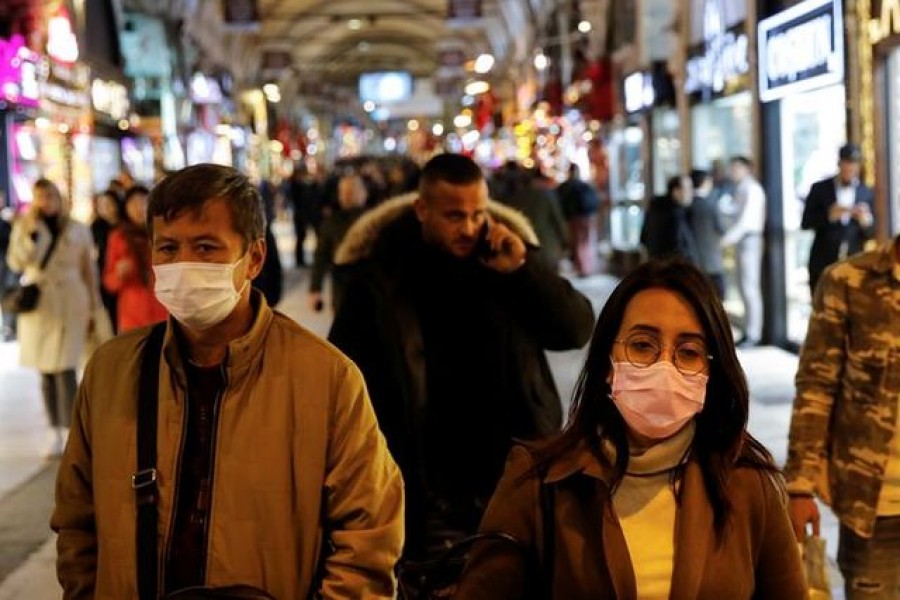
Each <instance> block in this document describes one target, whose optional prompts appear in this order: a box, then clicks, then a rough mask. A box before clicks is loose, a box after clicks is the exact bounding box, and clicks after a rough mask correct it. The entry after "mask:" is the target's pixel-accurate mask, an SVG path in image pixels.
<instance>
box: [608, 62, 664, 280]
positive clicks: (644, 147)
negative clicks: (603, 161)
mask: <svg viewBox="0 0 900 600" xmlns="http://www.w3.org/2000/svg"><path fill="white" fill-rule="evenodd" d="M622 99H623V101H624V102H623V108H624V109H625V116H624V117H623V118H621V119H620V120H618V121H617V122H615V124H614V125H613V127H612V128H611V129H610V131H609V133H608V154H609V190H610V200H611V208H610V219H609V227H610V232H609V239H610V246H611V249H612V259H611V260H612V263H613V264H612V265H611V266H612V268H613V269H614V270H615V269H620V270H621V271H622V272H625V271H627V270H628V269H629V268H630V266H632V265H633V264H634V263H635V262H636V261H637V260H638V259H639V257H640V253H641V244H640V235H641V226H642V224H643V215H644V208H645V206H646V203H647V202H648V201H649V199H650V198H651V197H652V196H654V195H659V194H664V193H665V192H666V181H667V180H668V179H669V177H672V176H674V175H677V174H678V173H679V172H680V170H681V167H680V163H681V151H682V149H681V136H680V127H679V125H680V123H679V118H678V112H677V110H676V109H675V108H674V104H675V99H674V87H673V85H672V80H671V78H670V77H669V75H668V73H667V72H666V70H665V66H664V65H662V64H656V65H654V66H653V68H652V69H649V70H645V71H636V72H634V73H630V74H628V75H627V76H626V77H625V78H624V80H623V82H622ZM647 182H649V183H647ZM620 263H621V264H620Z"/></svg>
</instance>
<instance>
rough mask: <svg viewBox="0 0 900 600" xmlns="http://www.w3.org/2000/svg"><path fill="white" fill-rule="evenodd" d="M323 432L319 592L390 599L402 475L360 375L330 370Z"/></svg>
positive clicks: (399, 537)
mask: <svg viewBox="0 0 900 600" xmlns="http://www.w3.org/2000/svg"><path fill="white" fill-rule="evenodd" d="M338 380H339V381H340V382H341V383H340V384H339V390H338V393H337V397H336V398H335V399H334V402H333V408H332V415H331V423H330V427H329V435H328V463H327V473H326V476H325V508H324V513H325V524H324V527H325V531H326V534H327V535H328V536H329V538H330V539H329V542H330V546H331V549H332V552H331V554H330V555H328V556H327V557H326V559H325V572H324V577H323V580H322V589H321V594H322V596H323V597H324V598H393V597H394V594H395V590H396V578H395V576H394V567H395V566H396V563H397V560H398V559H399V557H400V552H401V550H402V548H403V538H404V526H403V480H402V478H401V476H400V470H399V469H398V468H397V465H396V463H394V459H393V458H392V457H391V455H390V453H389V452H388V449H387V445H386V444H385V441H384V437H383V436H382V434H381V432H380V431H379V430H378V423H377V422H376V420H375V414H374V412H373V411H372V406H371V404H370V403H369V397H368V394H367V392H366V388H365V384H364V382H363V378H362V374H361V373H360V372H359V370H358V369H357V368H356V367H355V366H352V365H347V366H345V367H344V369H343V372H341V373H338Z"/></svg>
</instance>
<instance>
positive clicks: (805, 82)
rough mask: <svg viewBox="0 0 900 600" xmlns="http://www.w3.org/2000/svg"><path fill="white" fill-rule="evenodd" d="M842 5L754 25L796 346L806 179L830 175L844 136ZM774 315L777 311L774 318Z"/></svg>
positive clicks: (808, 236)
mask: <svg viewBox="0 0 900 600" xmlns="http://www.w3.org/2000/svg"><path fill="white" fill-rule="evenodd" d="M842 17H843V16H842V10H841V3H840V2H839V1H837V0H807V1H806V2H803V3H801V4H798V5H795V6H794V7H792V8H790V9H788V10H786V11H783V12H781V13H779V14H777V15H775V16H773V17H770V18H768V19H765V20H763V21H761V22H760V23H759V34H758V37H759V86H760V92H759V93H760V100H761V101H762V102H763V103H777V108H778V109H779V110H778V115H779V119H778V120H779V125H780V127H778V131H777V132H772V134H770V135H767V137H766V140H765V144H766V148H769V149H770V150H771V151H777V149H776V148H772V145H777V146H778V149H780V161H779V162H780V166H781V173H780V174H776V175H778V176H780V177H773V178H772V180H773V181H776V180H779V179H780V182H781V190H780V192H781V203H782V211H783V215H782V225H783V232H784V278H785V282H784V283H785V292H786V296H787V297H786V309H787V314H786V332H787V340H788V342H790V343H793V344H801V343H802V342H803V340H804V338H805V337H806V328H807V324H808V322H809V315H810V301H811V298H810V290H809V273H808V270H807V264H808V261H809V251H810V247H811V245H812V240H813V232H812V231H803V230H801V229H800V222H801V218H802V216H803V207H804V204H805V200H806V196H807V194H808V192H809V189H810V187H811V186H812V184H813V183H815V182H817V181H819V180H821V179H824V178H827V177H831V176H834V175H835V174H836V172H837V154H838V149H839V148H840V146H841V145H842V144H844V143H845V142H846V141H847V117H846V97H847V92H846V88H845V85H844V39H843V37H844V30H843V18H842ZM776 317H777V316H776Z"/></svg>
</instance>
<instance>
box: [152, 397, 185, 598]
mask: <svg viewBox="0 0 900 600" xmlns="http://www.w3.org/2000/svg"><path fill="white" fill-rule="evenodd" d="M188 396H189V394H188V391H187V385H185V388H184V417H183V418H182V421H181V440H180V441H179V442H178V454H176V455H175V457H176V458H175V473H174V475H173V479H172V481H173V486H174V488H175V492H174V493H173V494H172V510H171V511H170V513H169V526H168V527H167V528H166V537H165V540H166V544H165V552H163V560H162V565H160V567H159V582H158V583H157V586H156V589H157V593H158V594H159V595H160V596H162V594H163V592H164V591H165V585H166V565H168V564H169V560H170V559H171V557H172V533H173V530H174V529H175V517H176V516H177V512H178V490H179V488H180V487H181V485H180V483H181V468H182V467H183V464H182V463H183V462H184V457H183V456H182V454H183V451H184V439H185V438H186V437H187V424H188V416H189V412H190V406H191V403H190V398H189V397H188Z"/></svg>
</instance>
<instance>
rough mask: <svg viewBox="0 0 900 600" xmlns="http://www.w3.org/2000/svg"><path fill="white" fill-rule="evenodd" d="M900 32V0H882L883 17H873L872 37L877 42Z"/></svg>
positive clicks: (873, 41) (874, 42)
mask: <svg viewBox="0 0 900 600" xmlns="http://www.w3.org/2000/svg"><path fill="white" fill-rule="evenodd" d="M898 33H900V0H881V17H880V18H879V19H872V23H871V27H870V34H869V35H870V37H871V40H872V43H873V44H877V43H878V42H880V41H881V40H883V39H885V38H887V37H888V36H891V35H894V34H898Z"/></svg>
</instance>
